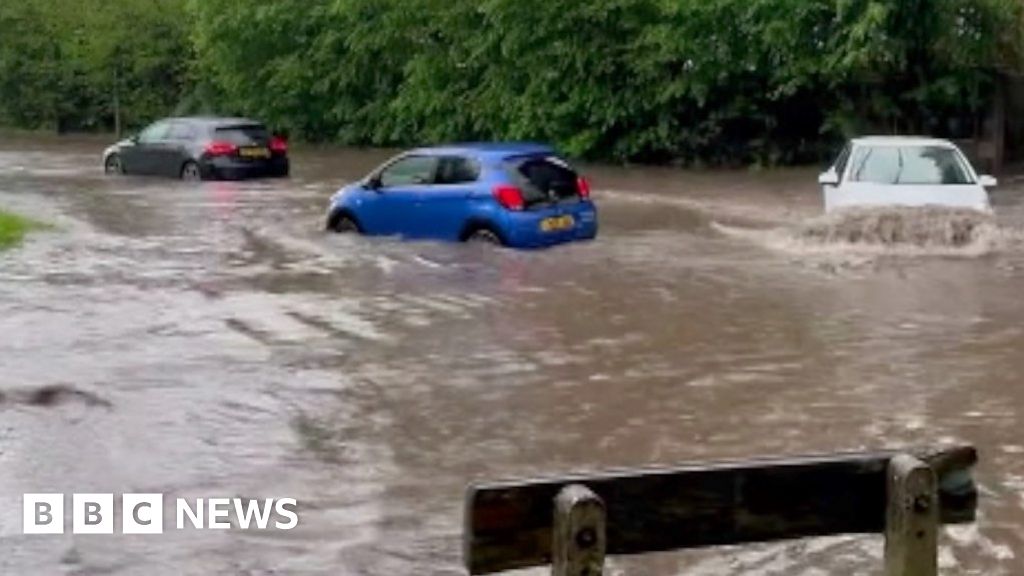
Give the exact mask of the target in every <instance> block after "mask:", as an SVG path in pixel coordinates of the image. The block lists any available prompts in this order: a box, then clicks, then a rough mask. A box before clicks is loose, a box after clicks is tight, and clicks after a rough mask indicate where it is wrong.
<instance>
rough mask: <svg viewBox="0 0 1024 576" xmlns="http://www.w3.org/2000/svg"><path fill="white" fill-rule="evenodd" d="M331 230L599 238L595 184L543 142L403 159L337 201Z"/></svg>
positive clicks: (536, 240)
mask: <svg viewBox="0 0 1024 576" xmlns="http://www.w3.org/2000/svg"><path fill="white" fill-rule="evenodd" d="M327 229H328V230H332V231H335V232H359V233H362V234H367V235H377V236H401V237H403V238H409V239H433V240H448V241H462V242H466V241H473V242H488V243H492V244H501V245H503V246H508V247H513V248H540V247H545V246H552V245H555V244H563V243H566V242H573V241H579V240H591V239H593V238H595V237H596V236H597V208H596V207H595V206H594V203H593V201H592V200H591V198H590V184H589V183H588V182H587V180H586V179H585V178H584V177H583V176H581V175H580V174H578V173H577V172H576V171H575V170H574V169H573V168H572V167H571V166H570V165H569V164H568V163H567V162H566V161H565V160H563V159H562V158H561V157H559V156H558V155H557V154H556V153H555V151H554V149H552V148H551V147H550V146H546V145H543V144H529V143H488V144H484V143H475V144H458V145H451V146H444V147H436V148H421V149H418V150H413V151H410V152H407V153H405V154H401V155H399V156H397V157H395V158H393V159H391V160H389V161H388V162H386V163H385V164H384V165H383V166H381V167H380V168H378V169H376V170H374V171H373V172H371V173H370V175H369V176H367V177H366V178H365V179H363V180H362V181H360V182H357V183H355V184H351V185H349V186H346V187H345V188H342V189H341V190H340V191H338V193H337V194H335V195H334V196H333V197H332V198H331V202H330V207H329V209H328V213H327Z"/></svg>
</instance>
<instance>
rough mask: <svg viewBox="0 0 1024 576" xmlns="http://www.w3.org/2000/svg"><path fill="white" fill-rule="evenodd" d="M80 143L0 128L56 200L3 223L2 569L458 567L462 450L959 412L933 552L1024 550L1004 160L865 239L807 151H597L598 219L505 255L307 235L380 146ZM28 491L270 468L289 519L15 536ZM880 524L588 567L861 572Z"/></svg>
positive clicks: (868, 424)
mask: <svg viewBox="0 0 1024 576" xmlns="http://www.w3.org/2000/svg"><path fill="white" fill-rule="evenodd" d="M102 146H103V143H102V142H101V141H99V140H92V139H86V140H74V139H70V140H56V139H38V138H36V139H25V138H17V137H16V138H13V139H6V140H4V141H3V143H2V144H0V206H4V207H6V208H8V209H11V210H15V211H19V212H21V213H23V214H25V215H28V216H31V217H34V218H36V219H39V220H43V221H47V222H50V223H53V224H54V225H55V226H56V230H54V231H50V232H43V233H37V234H34V235H33V236H32V237H30V238H29V240H28V241H27V242H26V243H25V244H24V245H23V246H22V247H21V248H18V249H16V250H12V251H9V252H5V253H2V254H0V510H4V511H5V513H4V514H3V515H0V574H4V575H6V574H11V575H21V574H26V575H27V574H32V575H37V574H38V575H49V574H82V575H86V574H88V575H94V574H112V575H135V574H145V575H163V574H167V575H186V574H187V575H192V574H195V575H200V574H202V575H206V574H247V575H269V574H317V575H319V574H324V575H327V574H331V575H338V574H353V575H357V574H358V575H395V574H462V573H464V570H463V569H462V567H461V545H460V537H461V530H462V504H463V501H462V496H463V490H464V488H465V486H466V484H467V483H469V482H470V481H472V480H475V479H479V480H485V479H490V480H494V479H503V478H508V477H520V476H531V475H551V474H560V473H565V472H571V471H584V470H595V469H606V468H617V467H624V466H646V465H655V464H658V465H660V464H675V463H682V462H688V461H695V460H696V461H699V460H717V459H723V458H739V457H748V456H765V455H798V454H805V453H817V452H823V451H834V450H851V449H868V448H870V449H874V448H893V447H901V446H908V445H921V444H941V443H952V442H970V443H974V444H976V445H977V446H978V447H979V449H980V451H981V459H982V462H981V465H980V468H979V470H978V472H977V478H978V481H979V483H980V485H981V491H982V498H981V510H980V519H979V522H978V523H977V525H976V526H969V527H959V528H953V529H950V530H948V531H947V532H946V534H945V536H944V537H943V539H942V540H941V542H942V545H943V548H942V552H941V558H940V564H941V566H942V567H943V573H945V574H958V575H959V574H978V575H982V574H984V575H998V574H1006V575H1020V574H1024V426H1022V418H1024V387H1022V386H1021V378H1020V376H1019V375H1020V373H1021V371H1022V370H1024V354H1022V349H1024V304H1022V300H1024V248H1022V244H1021V242H1020V241H1019V238H1020V235H1019V234H1018V230H1019V229H1020V228H1021V227H1024V205H1022V201H1024V186H1020V185H1016V186H1015V185H1008V186H1005V187H1003V188H1001V189H1000V190H999V191H998V192H997V194H996V195H995V197H994V204H995V206H996V209H997V211H998V213H999V221H998V222H997V223H995V224H984V225H981V224H979V228H978V229H979V230H980V232H979V233H978V236H977V237H976V238H972V241H971V242H970V244H969V245H967V246H962V247H960V246H957V247H950V246H944V245H941V243H938V244H936V245H934V246H932V245H931V244H928V243H925V244H924V245H922V246H913V247H909V248H907V249H902V248H877V247H868V248H861V247H857V246H851V245H850V244H849V243H845V242H843V241H841V239H836V238H835V237H833V236H830V235H828V234H822V233H818V232H813V230H815V228H814V227H815V226H816V224H815V222H816V221H815V220H814V218H815V217H816V216H817V215H818V214H819V213H820V212H821V206H820V200H819V198H818V196H817V192H816V190H815V186H814V182H815V174H814V172H813V170H796V171H778V172H768V173H758V172H743V173H702V174H694V173H687V172H680V171H675V170H668V169H650V168H644V169H640V168H635V169H633V168H628V169H620V168H615V169H612V168H593V169H591V170H589V171H588V172H589V174H590V175H591V176H592V179H593V181H594V185H595V188H596V190H597V191H596V193H595V196H596V199H597V201H598V202H599V205H600V208H601V210H602V213H601V224H602V230H601V236H600V238H599V239H598V240H597V241H596V242H593V243H589V244H583V245H577V246H568V247H563V248H558V249H554V250H549V251H545V252H539V253H515V252H509V251H499V250H491V249H486V248H480V247H468V246H461V245H442V244H431V243H420V244H414V243H403V242H398V241H393V240H370V239H363V238H358V237H346V236H335V235H326V234H324V233H323V232H322V227H323V210H324V209H325V207H326V200H327V198H328V197H329V195H330V194H331V193H332V192H333V191H334V190H336V189H337V188H338V187H339V186H341V185H342V184H344V183H345V182H346V181H348V180H351V179H354V178H357V177H360V176H362V175H363V173H365V172H366V171H367V170H369V169H370V168H371V167H373V166H375V165H376V164H377V163H378V162H379V161H380V160H382V159H383V158H384V156H385V154H384V153H382V152H375V151H366V152H359V151H337V150H334V151H331V150H319V151H318V150H307V151H299V152H297V153H296V154H295V160H294V170H293V171H294V174H295V177H294V178H292V179H291V180H288V181H281V182H269V183H268V182H261V183H247V184H233V183H207V184H204V185H202V186H199V187H189V186H186V185H182V184H178V183H175V182H167V181H161V180H140V179H131V178H126V179H121V178H106V177H104V176H103V175H102V174H101V170H100V167H99V155H100V152H101V150H102ZM808 223H810V224H808ZM807 230H812V232H811V233H807ZM25 492H63V493H66V494H71V493H74V492H80V493H81V492H100V493H104V492H107V493H109V492H113V493H116V494H120V493H123V492H156V493H164V494H165V495H167V497H169V498H176V497H188V498H199V497H205V498H208V497H218V496H223V497H246V498H268V497H273V498H283V497H291V498H296V499H297V500H298V502H299V507H298V509H299V518H300V524H299V527H298V528H297V529H295V530H292V531H287V532H285V531H275V530H270V531H264V532H261V531H247V532H246V531H239V530H230V531H195V530H185V531H180V532H179V531H176V530H170V531H167V532H165V533H164V534H163V535H161V536H151V537H140V536H123V535H115V536H102V537H101V536H92V537H90V536H73V535H71V534H66V535H64V536H52V537H38V536H37V537H27V536H22V535H21V515H20V510H21V495H22V494H23V493H25ZM69 500H70V497H69ZM165 515H168V516H173V510H169V511H167V512H165ZM881 554H882V541H881V537H866V536H865V537H861V536H857V537H838V538H827V539H818V540H808V541H801V542H794V543H788V544H773V545H763V546H753V547H744V548H742V549H724V550H707V551H692V552H685V553H676V554H661V555H656V556H651V557H645V558H632V559H621V558H620V559H614V560H613V561H612V564H611V569H610V571H609V572H610V573H611V574H619V573H625V574H652V575H656V574H666V575H672V574H680V575H683V574H685V575H719V574H721V575H727V574H755V575H766V576H767V575H787V576H789V575H806V576H822V575H825V574H829V575H831V574H880V573H881V563H880V559H881ZM528 573H530V574H534V573H536V574H544V573H546V571H545V570H539V571H535V572H528Z"/></svg>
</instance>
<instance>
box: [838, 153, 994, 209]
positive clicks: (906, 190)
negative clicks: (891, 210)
mask: <svg viewBox="0 0 1024 576" xmlns="http://www.w3.org/2000/svg"><path fill="white" fill-rule="evenodd" d="M818 183H819V184H821V186H822V188H823V193H824V196H825V211H826V212H832V211H835V210H839V209H843V208H852V207H862V208H871V207H882V206H902V207H922V206H940V207H947V208H968V209H973V210H977V211H979V212H984V213H990V212H992V207H991V205H990V203H989V197H988V192H987V191H986V189H987V188H992V187H995V186H996V185H997V181H996V179H995V178H993V177H991V176H978V174H977V173H976V172H975V171H974V168H973V167H972V166H971V163H970V162H969V161H968V160H967V158H966V157H965V156H964V154H963V152H961V151H960V149H959V148H957V147H956V145H955V144H953V143H952V142H949V141H948V140H938V139H934V138H911V137H902V136H875V137H868V138H858V139H855V140H852V141H850V142H849V143H848V144H847V145H846V147H845V148H844V149H843V151H842V152H841V153H840V154H839V157H838V158H837V159H836V162H835V164H834V165H833V166H832V167H831V168H829V169H828V171H827V172H825V173H823V174H822V175H821V176H819V177H818Z"/></svg>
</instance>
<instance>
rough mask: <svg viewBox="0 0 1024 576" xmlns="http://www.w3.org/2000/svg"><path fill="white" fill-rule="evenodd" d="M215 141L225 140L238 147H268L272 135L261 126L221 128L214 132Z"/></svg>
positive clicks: (249, 125)
mask: <svg viewBox="0 0 1024 576" xmlns="http://www.w3.org/2000/svg"><path fill="white" fill-rule="evenodd" d="M214 139H216V140H225V141H227V142H231V143H232V144H234V145H236V146H255V145H266V144H267V142H269V141H270V133H269V132H267V129H266V127H264V126H261V125H259V124H245V125H238V126H221V127H219V128H217V129H216V130H214Z"/></svg>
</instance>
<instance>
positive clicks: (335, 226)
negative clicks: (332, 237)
mask: <svg viewBox="0 0 1024 576" xmlns="http://www.w3.org/2000/svg"><path fill="white" fill-rule="evenodd" d="M328 228H330V230H331V232H336V233H338V234H357V233H359V225H358V224H356V221H355V220H353V219H352V217H351V216H347V215H345V214H342V215H340V216H336V217H334V218H333V219H332V220H331V224H330V226H328Z"/></svg>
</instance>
